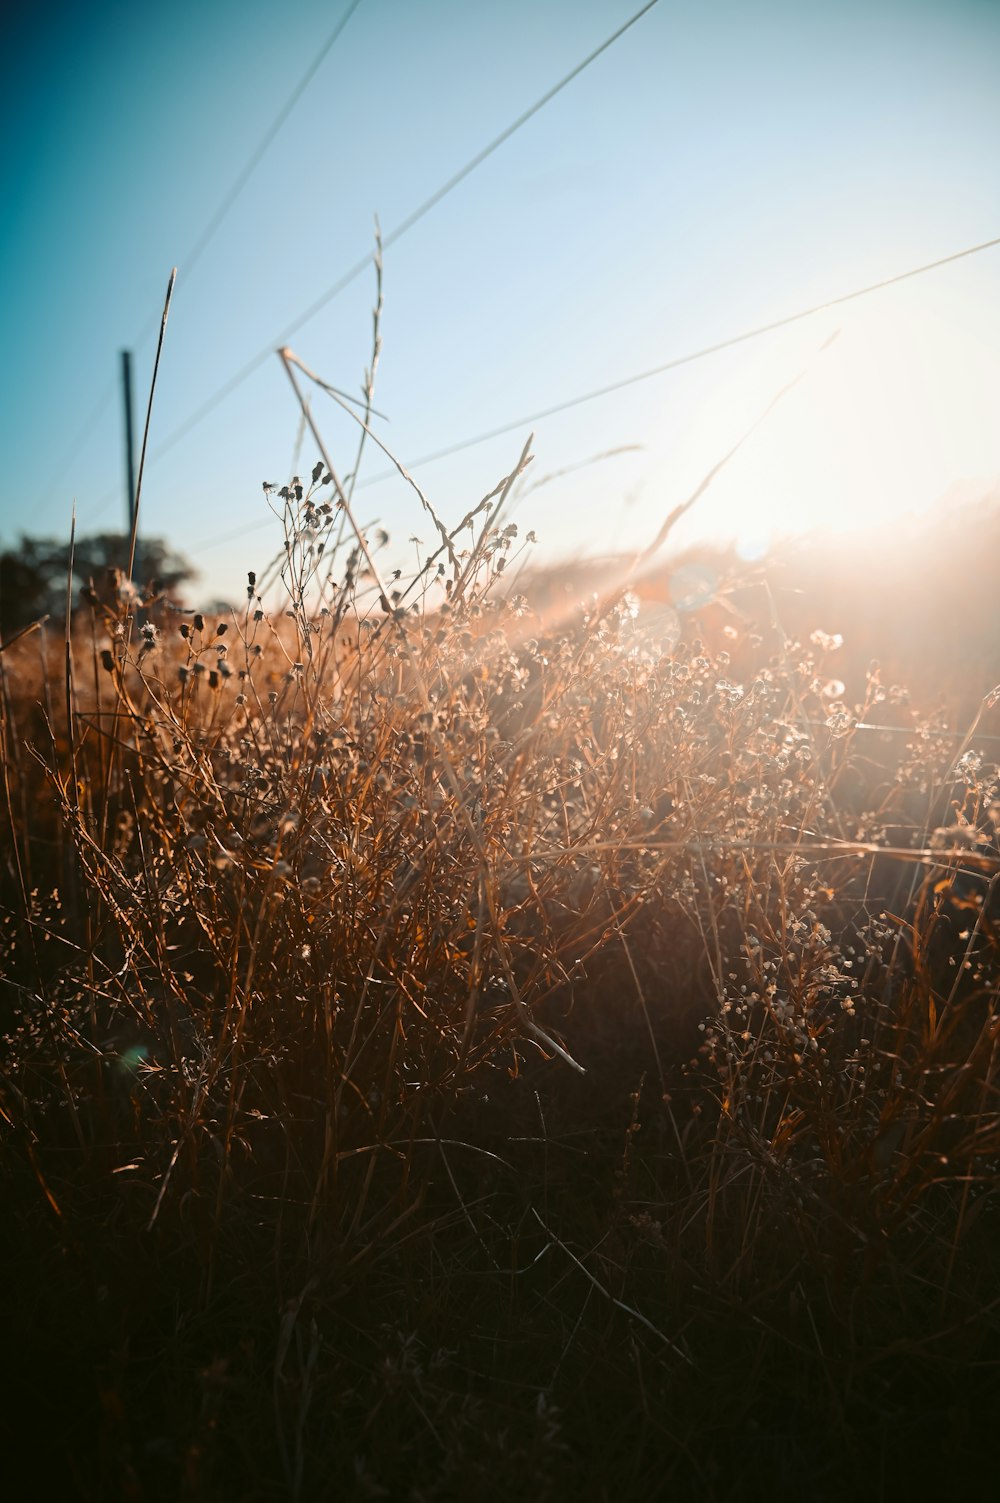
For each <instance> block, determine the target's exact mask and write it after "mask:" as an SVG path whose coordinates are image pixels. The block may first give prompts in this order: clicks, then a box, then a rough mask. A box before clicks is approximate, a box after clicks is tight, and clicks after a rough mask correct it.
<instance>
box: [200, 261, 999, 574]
mask: <svg viewBox="0 0 1000 1503" xmlns="http://www.w3.org/2000/svg"><path fill="white" fill-rule="evenodd" d="M998 245H1000V236H997V237H996V238H995V239H993V240H983V241H981V242H980V244H978V245H970V246H967V247H966V249H965V250H960V251H955V252H954V253H953V254H952V255H950V256H941V257H940V258H939V259H938V260H937V261H926V262H924V264H923V265H922V266H913V267H911V268H910V269H909V270H908V271H901V272H897V273H896V275H895V276H891V277H884V278H883V279H882V281H880V282H870V283H869V284H868V285H867V286H866V287H857V288H855V290H854V291H853V292H845V293H841V294H840V296H838V297H833V298H828V299H827V300H826V301H825V302H822V303H814V304H813V305H812V306H811V307H809V308H800V309H799V311H798V312H797V313H788V314H786V315H785V317H783V318H776V319H773V320H772V321H771V322H770V323H767V324H758V325H757V326H756V327H755V328H752V329H745V330H744V331H743V332H742V333H741V334H733V335H730V337H729V338H728V339H720V340H717V341H716V343H715V344H708V345H703V346H702V347H701V349H698V350H692V351H690V352H689V353H688V354H686V355H677V356H675V357H674V358H673V359H672V360H666V361H664V362H663V364H662V365H654V366H652V367H651V368H650V369H649V370H645V371H637V372H635V373H634V374H633V375H631V376H623V377H622V379H621V380H620V381H612V382H611V383H610V384H609V385H607V386H598V387H596V388H595V389H594V390H593V391H585V392H581V393H580V394H579V395H578V396H575V397H568V398H567V399H566V401H564V402H555V403H553V405H552V406H551V407H543V408H541V409H540V410H539V411H537V412H529V413H527V414H526V415H525V416H524V417H519V418H515V419H514V420H513V421H512V422H509V423H502V424H501V425H500V427H498V428H490V429H488V430H487V431H486V432H484V433H477V434H475V435H474V436H473V437H472V438H463V439H460V440H459V441H458V442H457V443H454V444H449V445H448V447H447V448H444V449H435V450H433V451H432V452H431V453H429V454H421V455H420V456H419V457H418V458H417V459H412V460H408V461H407V462H406V464H404V466H403V468H404V469H407V470H416V469H419V468H420V467H421V465H426V464H434V463H435V462H436V461H437V460H439V459H448V458H449V457H450V456H451V455H452V454H460V453H462V451H463V450H465V449H473V448H475V447H476V446H477V445H479V444H485V443H488V442H489V440H490V439H492V438H501V437H503V435H504V434H506V433H513V432H514V431H515V430H516V429H518V428H527V427H529V426H530V425H531V424H533V423H537V422H540V421H541V420H542V419H543V418H547V417H554V416H555V415H556V414H557V413H560V412H568V411H569V410H570V409H571V408H573V407H582V406H583V404H584V403H585V402H595V401H597V399H598V398H599V397H606V396H610V395H611V394H612V393H613V392H616V391H624V390H625V389H626V388H627V387H629V386H636V385H637V384H638V383H639V382H640V381H650V380H652V378H653V377H654V376H662V375H665V374H666V373H667V372H668V371H674V370H678V369H680V367H681V366H683V365H693V364H694V363H695V361H697V360H704V359H706V358H707V357H708V356H709V355H717V354H720V353H721V352H722V351H723V350H730V349H733V348H734V347H735V346H736V345H740V344H746V343H747V342H748V341H749V340H751V339H760V338H761V337H762V336H763V335H764V334H773V333H774V332H775V330H777V329H785V328H787V327H788V326H789V325H790V324H797V323H801V322H802V320H803V319H806V318H814V317H815V316H816V314H818V313H826V312H828V311H829V309H831V308H839V307H842V306H843V304H844V303H852V302H855V301H856V300H857V299H858V298H862V297H869V296H870V295H871V294H872V293H873V292H881V291H883V290H884V289H885V288H886V287H894V286H896V284H897V283H899V282H907V281H909V280H910V279H911V278H912V277H919V276H923V275H924V273H925V272H928V271H937V270H938V269H939V267H942V266H950V265H951V264H952V263H953V262H955V261H963V260H965V258H966V257H967V256H975V255H978V254H979V252H980V251H985V250H991V249H993V248H994V247H995V246H998ZM398 473H399V471H398V470H397V469H396V468H395V467H394V468H393V469H391V470H380V471H379V473H378V474H377V475H369V476H368V477H367V478H366V479H365V480H359V481H358V486H357V488H358V490H361V489H362V488H363V487H364V486H369V485H378V484H379V483H380V482H381V481H383V480H389V479H391V478H392V477H393V476H395V475H398ZM268 525H269V523H268V522H267V521H264V522H260V523H254V524H253V526H251V527H241V528H239V529H238V530H237V531H235V532H228V533H223V534H222V535H220V536H219V537H215V538H209V539H206V540H204V541H203V542H201V543H196V544H195V545H194V546H195V547H196V548H214V547H217V546H220V545H221V544H222V543H228V542H230V541H231V540H232V539H233V538H236V537H240V536H242V535H243V533H245V532H255V531H259V530H261V529H262V528H264V527H267V526H268Z"/></svg>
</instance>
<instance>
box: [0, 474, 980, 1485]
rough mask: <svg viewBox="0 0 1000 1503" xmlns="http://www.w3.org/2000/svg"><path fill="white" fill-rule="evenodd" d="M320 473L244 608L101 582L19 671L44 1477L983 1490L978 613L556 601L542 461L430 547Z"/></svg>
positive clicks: (13, 834) (14, 804)
mask: <svg viewBox="0 0 1000 1503" xmlns="http://www.w3.org/2000/svg"><path fill="white" fill-rule="evenodd" d="M322 470H323V467H322V466H317V470H316V473H315V475H314V481H313V484H312V485H311V486H305V487H302V488H301V490H300V491H298V492H297V491H296V490H295V489H294V488H293V489H292V491H291V492H290V493H289V494H288V495H287V496H286V497H283V498H281V500H282V502H283V503H284V514H285V525H286V536H287V545H286V548H285V549H284V551H283V553H282V555H281V558H280V569H279V571H278V572H279V573H280V579H276V580H273V581H271V582H270V584H271V589H270V593H269V589H268V584H269V581H268V580H266V579H265V578H264V577H263V576H262V577H261V579H260V580H256V579H254V578H253V577H251V579H250V582H249V585H248V587H247V592H246V600H245V603H244V607H243V608H241V609H240V610H239V611H236V612H234V613H232V614H230V616H229V617H228V618H221V617H216V616H213V617H210V618H204V617H202V616H200V615H198V614H196V613H194V612H192V611H182V610H179V609H177V608H176V607H175V606H173V605H171V604H170V603H169V602H167V601H165V600H162V599H160V600H159V601H147V602H145V604H143V603H142V602H140V601H137V600H136V599H135V598H134V596H133V597H132V598H130V592H129V591H128V590H127V589H123V588H119V587H118V585H119V584H120V582H119V581H115V580H112V581H110V582H109V581H107V580H105V579H95V580H94V588H93V589H92V590H89V591H88V599H87V600H86V601H85V602H84V603H83V604H82V605H81V606H80V608H79V609H78V610H77V611H76V612H75V614H74V618H73V620H72V622H71V626H70V630H69V631H68V633H67V636H66V642H65V646H64V643H63V640H62V637H61V635H59V634H57V633H55V632H54V628H53V624H52V623H51V622H50V623H49V625H48V626H47V627H45V628H42V629H39V630H36V631H29V632H28V633H27V635H25V636H22V637H21V638H19V640H17V641H16V642H15V643H13V645H12V646H10V648H9V649H8V650H6V651H5V652H4V653H3V654H2V656H0V668H2V683H0V689H2V715H3V725H2V734H3V758H4V761H3V771H4V785H3V800H4V803H3V819H4V821H5V838H4V847H3V869H2V873H0V883H2V903H3V911H2V916H0V917H2V930H0V938H2V946H3V958H2V968H3V973H4V982H3V989H2V1001H0V1006H2V1020H0V1022H2V1027H0V1031H2V1033H3V1035H4V1037H3V1060H2V1073H0V1116H2V1120H0V1127H2V1133H3V1137H2V1146H0V1170H2V1187H3V1189H2V1193H3V1199H4V1225H5V1232H4V1236H3V1239H2V1244H0V1249H2V1250H0V1301H2V1309H0V1329H2V1331H3V1338H4V1342H5V1346H6V1351H5V1353H4V1356H5V1364H4V1371H5V1377H6V1379H7V1385H8V1390H9V1391H8V1397H7V1398H6V1399H5V1402H4V1406H3V1414H2V1419H3V1424H4V1426H5V1427H6V1428H7V1430H8V1435H7V1436H6V1437H5V1442H4V1450H3V1458H2V1464H3V1468H4V1474H5V1476H7V1477H8V1478H16V1479H17V1480H16V1482H15V1484H14V1486H13V1489H12V1490H11V1491H9V1492H8V1493H7V1496H9V1497H11V1498H15V1497H16V1498H27V1497H39V1498H40V1497H61V1498H81V1499H94V1500H111V1499H128V1500H132V1499H136V1500H150V1503H153V1500H155V1503H159V1500H174V1499H178V1500H181V1499H183V1500H192V1503H195V1500H198V1503H215V1500H219V1503H228V1500H246V1503H250V1500H254V1503H258V1500H259V1503H264V1500H300V1499H301V1500H311V1499H333V1498H344V1499H355V1498H356V1499H378V1498H388V1499H399V1500H412V1503H432V1500H433V1503H438V1500H441V1503H444V1500H464V1499H480V1498H482V1499H485V1500H489V1499H497V1500H499V1499H508V1498H518V1497H520V1498H525V1499H533V1500H534V1499H538V1500H544V1499H552V1500H558V1499H563V1498H579V1499H594V1500H601V1499H613V1500H615V1503H625V1500H633V1499H634V1500H640V1499H641V1500H646V1499H650V1500H653V1499H660V1498H678V1499H687V1498H691V1499H699V1500H700V1499H704V1500H711V1503H730V1500H731V1503H738V1500H743V1499H755V1498H768V1499H775V1500H778V1499H803V1498H810V1499H824V1500H826V1499H828V1500H835V1499H837V1500H839V1499H842V1498H845V1497H852V1496H853V1497H857V1498H872V1499H892V1498H896V1497H907V1498H920V1497H927V1496H934V1495H935V1494H936V1493H937V1492H938V1491H939V1490H941V1491H944V1490H947V1493H948V1494H950V1495H954V1494H955V1493H956V1491H957V1490H958V1489H961V1488H962V1487H963V1486H965V1485H968V1484H971V1483H972V1482H973V1481H977V1480H979V1479H980V1478H982V1477H987V1478H988V1477H989V1476H990V1475H991V1473H992V1471H993V1470H994V1458H993V1452H994V1449H995V1448H994V1444H993V1433H994V1432H993V1424H994V1422H995V1415H996V1412H997V1402H998V1400H1000V1383H998V1375H1000V1369H998V1363H1000V1346H998V1337H1000V1292H998V1283H997V1269H998V1267H1000V1214H998V1211H1000V1203H998V1196H997V1190H998V1171H1000V1115H998V1107H1000V1103H998V1087H1000V1069H998V1060H997V1050H998V1045H1000V1008H998V985H997V984H998V974H1000V973H998V966H997V960H998V945H1000V907H998V904H997V900H996V885H997V871H998V868H1000V860H998V841H997V830H998V819H1000V788H998V774H997V768H996V765H995V762H996V753H995V746H996V737H997V735H998V734H1000V724H998V720H997V714H996V711H995V709H994V708H993V698H992V696H991V694H990V692H989V691H991V690H992V687H993V682H994V681H995V679H996V678H1000V671H998V672H996V673H995V674H993V675H992V676H989V677H985V676H983V673H982V671H981V666H982V660H983V658H984V655H985V656H987V657H988V652H987V650H986V648H985V647H984V644H983V642H982V640H981V639H980V638H979V637H978V636H977V637H975V639H974V640H973V639H972V637H971V636H970V633H972V631H973V629H972V628H969V627H968V625H967V624H965V623H963V620H962V619H961V617H960V615H959V613H958V612H957V611H956V612H952V613H950V614H948V613H940V614H938V616H937V618H936V619H935V620H934V621H933V622H932V623H930V626H931V628H932V630H931V635H932V637H933V640H934V641H936V642H939V643H940V642H942V641H944V640H945V637H946V636H947V634H948V633H950V634H951V635H950V637H949V638H948V640H949V641H950V642H951V644H952V645H951V649H950V650H949V651H946V652H945V653H944V664H943V666H942V665H939V664H938V663H936V662H935V660H934V659H933V658H932V656H931V655H930V654H928V655H927V658H926V665H925V667H926V671H925V672H924V673H923V674H922V676H921V677H919V678H917V679H914V680H913V681H911V682H910V684H909V694H908V693H907V690H906V688H905V687H904V686H903V685H902V684H900V683H897V682H895V681H894V680H893V679H892V678H890V677H889V675H888V673H886V672H884V671H883V670H880V669H879V668H878V667H877V666H872V665H871V663H870V659H872V658H874V657H878V658H881V659H883V660H884V661H889V660H890V659H891V655H892V653H893V652H894V651H898V649H899V640H898V635H894V633H893V631H892V629H891V614H890V629H889V630H888V631H886V632H880V631H879V630H878V629H877V627H876V626H875V625H871V624H869V625H866V624H865V618H864V615H863V608H864V600H863V599H861V600H848V599H846V598H844V599H841V600H840V602H839V603H840V605H841V606H842V608H843V614H842V615H839V616H832V615H831V614H830V611H831V608H832V607H835V606H836V604H837V602H836V601H834V602H830V603H829V604H827V603H824V605H823V606H822V608H820V607H819V605H818V603H817V599H818V586H817V585H816V582H815V580H814V581H813V584H812V585H810V586H808V587H807V588H806V590H805V593H804V594H803V593H795V592H794V591H791V592H790V593H788V594H787V595H782V593H781V590H782V589H783V588H784V587H785V586H787V585H788V584H789V576H788V573H787V570H786V574H785V576H784V577H783V583H779V584H774V583H773V582H772V583H768V581H767V580H766V579H765V577H764V575H763V573H760V572H758V573H757V574H756V575H754V576H753V577H744V578H743V579H742V580H740V581H738V582H737V583H738V592H737V593H733V591H734V590H736V583H733V582H730V581H728V580H727V579H726V578H725V574H724V570H723V569H722V568H721V566H720V567H719V568H718V570H717V574H716V578H715V579H714V580H713V581H712V587H711V590H709V591H708V595H709V597H710V598H709V599H707V600H698V601H695V600H692V599H691V598H685V599H683V600H681V601H680V602H679V603H680V604H682V605H685V606H687V607H689V609H687V611H686V612H681V613H680V614H679V615H678V614H676V613H675V611H674V609H672V608H671V607H670V605H669V604H668V603H667V602H666V600H665V599H664V600H663V601H661V602H659V603H656V602H653V603H649V602H648V601H647V602H645V603H643V604H642V605H641V606H640V607H639V609H638V612H637V609H636V608H637V601H636V600H635V598H634V597H633V596H632V595H630V594H627V593H626V594H624V595H622V594H621V593H620V592H618V593H616V591H615V590H614V589H612V588H607V589H604V590H602V589H601V588H600V587H598V589H597V593H596V595H594V596H592V597H590V598H588V599H587V600H586V601H584V602H583V603H581V602H580V600H579V597H578V596H577V597H576V598H574V597H573V595H572V592H570V594H569V595H566V594H565V592H563V594H562V595H559V592H556V594H557V595H558V596H559V598H561V599H562V600H563V601H564V604H565V605H566V607H567V609H566V611H565V612H563V613H561V618H560V616H558V615H557V616H553V615H552V614H551V612H549V613H546V614H542V613H540V611H537V610H536V609H535V608H534V606H533V605H532V599H533V598H534V599H535V600H536V601H540V600H541V599H542V594H543V592H542V591H541V589H540V587H539V588H538V589H537V591H535V593H534V595H533V593H532V587H531V586H530V585H528V584H525V585H524V586H523V592H522V591H519V590H518V588H517V586H516V585H515V586H513V587H511V586H510V585H509V584H508V581H509V580H510V578H511V576H512V575H514V574H515V573H516V567H517V566H516V559H517V556H518V550H519V549H520V547H521V543H520V540H519V539H518V538H517V537H516V535H515V533H516V530H515V529H514V528H513V526H512V525H508V524H507V523H506V522H505V518H504V515H503V513H502V510H501V511H498V503H502V501H503V499H504V498H505V496H506V494H507V492H506V491H498V492H497V493H496V495H495V497H494V500H493V502H492V503H491V504H490V505H486V506H483V507H481V508H480V509H478V510H477V512H476V513H475V514H473V515H472V516H471V517H470V518H468V519H466V523H465V524H463V527H462V528H460V529H456V531H455V532H454V533H453V534H451V535H450V536H449V535H448V534H447V533H444V531H443V530H442V531H441V533H440V534H439V535H437V536H436V537H435V539H434V542H433V544H432V549H431V556H430V558H429V560H428V561H425V562H422V565H421V568H420V569H419V570H418V572H417V574H416V575H415V576H414V578H413V579H411V580H407V579H405V578H404V579H394V578H390V579H389V580H387V581H384V582H381V583H379V582H378V581H377V580H376V579H375V577H374V576H373V575H372V574H371V573H370V572H368V566H367V564H366V561H365V559H364V557H363V556H361V555H360V554H359V552H358V550H357V548H356V547H355V545H354V541H353V539H352V538H351V537H350V536H349V534H348V533H347V531H346V529H345V523H344V513H343V511H342V510H341V509H338V508H337V506H336V495H335V492H334V491H333V489H332V488H331V486H330V485H329V484H327V483H325V477H324V475H323V473H322ZM320 544H322V545H323V546H322V547H321V546H320ZM373 547H374V540H373ZM434 548H436V549H437V552H436V553H434V552H433V549H434ZM994 556H995V555H994ZM375 567H376V569H377V560H376V563H375ZM685 577H686V578H687V579H688V584H690V575H687V576H685ZM804 577H805V576H803V578H804ZM970 577H971V576H969V575H966V576H964V585H963V591H962V593H963V596H964V597H968V594H969V578H970ZM976 577H977V578H979V576H978V575H977V576H976ZM881 579H882V587H881V588H880V589H879V590H878V606H879V609H880V610H881V611H883V614H884V613H885V607H886V601H887V600H890V598H895V599H896V601H897V612H899V613H902V612H903V611H904V610H906V609H907V599H908V597H910V596H912V595H913V592H914V590H915V588H916V586H915V582H914V580H913V578H912V577H904V578H902V579H900V578H899V577H895V578H894V577H893V576H892V573H891V569H890V566H889V565H888V564H887V562H886V559H885V557H884V556H883V558H882V574H881ZM791 583H792V584H793V585H794V583H795V581H794V579H792V581H791ZM930 583H931V585H932V587H933V583H934V582H933V581H931V582H930ZM279 588H280V589H281V590H282V591H283V594H281V596H280V599H279V596H278V595H277V594H275V590H276V589H279ZM893 591H895V596H894V597H892V592H893ZM702 593H703V594H704V592H702ZM549 594H550V598H551V596H552V592H551V591H550V592H549ZM940 598H941V597H940V591H939V592H938V594H937V597H936V599H937V601H938V607H937V608H938V609H939V602H940ZM983 598H991V597H989V596H987V595H986V594H985V593H984V596H983ZM720 600H721V601H722V602H723V603H724V604H723V605H721V606H720V604H719V602H720ZM264 601H268V602H270V601H275V602H278V603H277V604H276V605H275V606H274V607H273V608H272V606H271V605H268V606H267V608H265V605H264V603H262V602H264ZM676 603H678V602H677V601H675V605H676ZM965 604H966V605H968V600H967V599H966V600H965ZM696 607H697V608H696ZM786 607H787V609H786ZM820 610H822V614H820ZM814 613H815V615H814V619H809V618H810V616H811V615H813V614H814ZM901 619H902V616H901V615H897V617H896V620H897V622H898V621H899V620H901ZM793 620H794V624H793ZM992 620H993V623H994V625H995V624H996V617H995V614H994V615H993V617H992ZM681 628H682V629H681ZM679 629H680V635H679V637H678V631H679ZM835 633H843V635H844V637H845V638H846V641H845V643H844V644H841V643H840V642H839V639H838V637H837V635H835ZM994 635H996V633H994ZM966 648H967V650H966ZM990 650H992V649H990ZM843 664H846V665H847V666H846V667H844V666H842V665H843ZM859 664H860V665H861V666H859ZM956 695H957V696H958V699H962V697H964V699H965V700H969V701H970V702H972V703H973V704H974V705H978V706H979V710H978V711H977V712H976V716H977V718H976V719H975V720H974V721H973V722H968V721H966V722H959V721H958V720H956V718H955V714H954V713H953V711H952V710H951V709H950V708H949V707H951V706H954V705H955V704H956V703H957V702H958V700H957V699H956ZM984 696H985V698H984ZM873 727H874V728H873ZM990 737H993V738H994V739H993V740H992V741H991V740H990ZM991 748H992V751H991ZM580 1067H582V1069H583V1070H585V1072H586V1073H581V1069H580Z"/></svg>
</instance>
